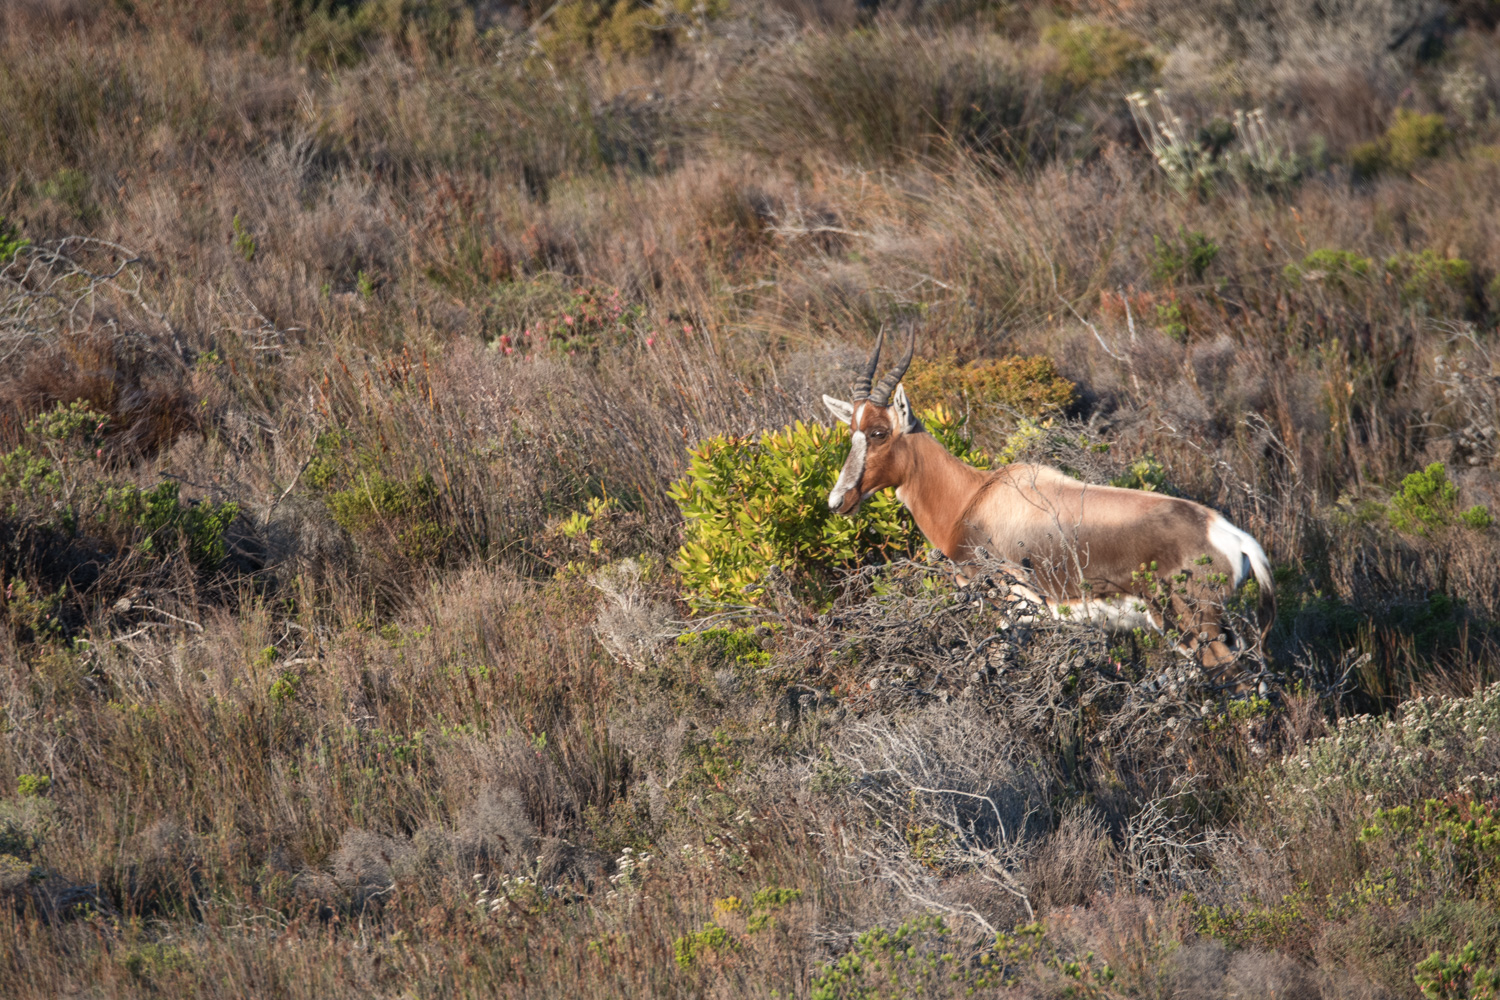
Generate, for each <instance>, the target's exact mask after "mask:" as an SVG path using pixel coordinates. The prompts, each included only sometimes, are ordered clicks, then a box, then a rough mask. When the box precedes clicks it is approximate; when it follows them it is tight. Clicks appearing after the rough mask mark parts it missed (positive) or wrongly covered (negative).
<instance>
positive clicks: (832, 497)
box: [828, 431, 865, 510]
mask: <svg viewBox="0 0 1500 1000" xmlns="http://www.w3.org/2000/svg"><path fill="white" fill-rule="evenodd" d="M851 438H852V440H851V441H850V444H849V457H848V458H847V459H845V461H844V471H843V472H840V473H839V481H838V482H836V483H834V484H833V492H831V493H829V494H828V507H829V509H831V510H838V509H839V508H840V507H842V506H843V505H844V495H845V494H846V493H848V492H849V491H850V490H852V489H855V488H856V487H858V486H859V478H860V477H861V476H863V475H864V474H865V432H864V431H855V432H854V433H853V435H851Z"/></svg>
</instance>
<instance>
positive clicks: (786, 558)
mask: <svg viewBox="0 0 1500 1000" xmlns="http://www.w3.org/2000/svg"><path fill="white" fill-rule="evenodd" d="M923 420H924V421H925V422H926V424H927V429H928V430H929V431H930V432H931V433H932V434H933V435H934V436H936V437H937V438H938V439H939V440H940V441H942V442H943V444H944V446H945V447H947V448H948V449H949V450H950V451H951V452H953V453H954V454H955V455H957V456H958V457H959V458H961V459H963V460H964V461H966V462H969V463H970V464H973V465H978V466H980V467H988V465H989V463H990V458H989V456H987V455H985V454H983V453H982V452H979V451H976V450H975V449H974V447H973V445H972V443H971V442H970V440H969V439H968V438H967V437H966V436H965V435H964V421H963V419H961V418H959V417H956V416H955V415H954V414H953V413H952V412H951V411H949V410H947V409H946V408H943V407H938V408H937V409H934V410H929V411H926V412H925V413H924V414H923ZM848 441H849V435H848V431H847V430H845V429H843V427H842V426H840V427H839V428H828V427H824V426H822V425H819V424H803V423H802V422H800V421H799V422H797V423H796V424H794V425H792V426H791V427H785V428H783V429H782V430H780V431H767V432H766V433H764V434H762V435H761V436H760V438H759V439H752V438H748V437H729V436H720V437H715V438H711V439H709V440H707V441H705V442H703V443H701V444H700V445H698V447H696V448H694V449H693V450H692V452H691V459H690V467H689V470H688V474H687V475H686V476H685V477H683V478H682V479H680V480H678V481H677V482H676V483H675V484H673V486H672V488H671V489H670V490H669V491H668V495H669V496H670V497H671V498H672V499H673V500H675V501H676V502H677V505H678V508H679V509H680V510H681V511H682V516H683V518H684V519H685V520H686V522H687V523H686V524H685V525H684V527H683V536H684V538H683V544H682V547H681V548H680V549H679V550H678V552H677V558H676V561H675V563H674V566H675V568H676V569H677V571H678V572H679V573H680V574H681V575H682V582H683V588H684V590H685V591H686V592H687V594H688V596H689V599H690V600H691V601H692V602H693V603H694V604H697V605H699V606H706V605H711V604H715V603H719V602H725V601H729V602H751V603H757V602H764V601H766V600H768V599H769V598H770V596H771V592H770V579H771V577H772V576H773V575H777V574H779V575H780V576H782V577H783V578H784V579H785V580H786V582H787V584H788V585H789V586H790V587H791V589H792V591H793V593H795V594H797V595H798V597H799V598H800V599H802V600H806V601H810V602H813V603H820V604H821V603H826V602H827V601H828V600H830V599H831V598H832V596H833V593H834V589H835V587H836V585H837V582H838V573H839V571H840V570H846V569H852V568H854V567H855V566H858V565H860V564H861V563H866V562H871V561H877V562H884V561H889V560H891V559H895V558H899V557H901V556H909V555H912V554H914V553H915V552H917V550H918V548H919V547H920V545H921V543H922V534H921V532H920V531H919V530H918V529H917V526H916V523H915V522H913V521H912V519H911V517H910V515H908V514H907V513H906V510H905V508H903V507H902V505H901V501H899V500H897V499H896V497H895V494H894V493H892V492H883V493H880V494H878V495H877V496H873V497H871V498H870V499H869V500H867V501H866V502H865V503H864V505H863V506H862V507H861V508H860V510H859V511H858V513H856V514H855V515H854V516H853V517H844V516H842V515H838V514H834V513H833V512H832V511H830V510H829V509H828V490H829V488H830V487H831V486H832V485H833V482H834V480H836V479H837V478H838V474H839V470H840V469H841V468H842V466H843V463H844V459H845V457H846V456H847V455H848Z"/></svg>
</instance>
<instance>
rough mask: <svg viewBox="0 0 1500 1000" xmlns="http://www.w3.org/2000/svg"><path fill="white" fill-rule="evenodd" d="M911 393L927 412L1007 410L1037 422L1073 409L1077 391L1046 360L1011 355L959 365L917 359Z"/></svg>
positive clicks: (909, 380)
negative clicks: (928, 408) (943, 408)
mask: <svg viewBox="0 0 1500 1000" xmlns="http://www.w3.org/2000/svg"><path fill="white" fill-rule="evenodd" d="M903 381H904V382H905V383H906V389H907V392H909V393H911V395H912V398H913V399H915V400H917V401H918V402H919V403H921V404H922V405H924V406H937V405H943V406H949V407H953V408H955V409H967V408H969V407H973V408H975V409H979V408H983V407H1003V408H1005V409H1010V410H1015V411H1017V412H1019V413H1021V414H1022V415H1024V416H1027V417H1030V418H1032V419H1034V420H1036V419H1041V418H1043V417H1046V416H1048V415H1050V414H1054V413H1059V412H1062V411H1064V410H1066V409H1067V408H1068V407H1070V406H1072V405H1073V401H1074V399H1075V398H1076V387H1075V386H1074V385H1073V383H1072V382H1070V381H1068V380H1067V379H1065V378H1063V377H1062V375H1060V374H1059V373H1058V371H1057V364H1056V362H1054V361H1053V360H1052V359H1051V358H1050V357H1047V356H1046V355H1035V356H1022V355H1012V356H1010V357H1004V358H988V359H984V360H979V361H970V362H967V363H963V364H961V363H959V362H958V361H956V360H955V359H954V358H953V357H952V356H951V355H950V356H949V357H946V358H937V359H934V360H928V359H926V358H917V359H916V360H914V361H913V362H912V365H911V368H910V369H908V370H907V373H906V377H905V378H904V379H903Z"/></svg>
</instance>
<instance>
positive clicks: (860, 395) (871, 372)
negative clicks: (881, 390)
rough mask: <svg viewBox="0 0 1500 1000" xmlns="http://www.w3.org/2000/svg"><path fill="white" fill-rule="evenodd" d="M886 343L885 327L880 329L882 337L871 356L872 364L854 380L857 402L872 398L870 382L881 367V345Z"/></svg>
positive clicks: (879, 338) (876, 343)
mask: <svg viewBox="0 0 1500 1000" xmlns="http://www.w3.org/2000/svg"><path fill="white" fill-rule="evenodd" d="M884 343H885V327H883V326H882V327H881V328H880V335H879V336H878V337H876V338H875V353H874V354H871V355H870V363H869V364H867V365H865V370H864V371H863V372H861V373H860V374H859V375H858V376H857V377H856V378H855V379H854V398H855V399H856V400H860V399H869V398H870V382H871V380H872V379H874V378H875V369H876V368H878V367H879V366H880V345H882V344H884Z"/></svg>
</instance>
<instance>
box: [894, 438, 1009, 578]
mask: <svg viewBox="0 0 1500 1000" xmlns="http://www.w3.org/2000/svg"><path fill="white" fill-rule="evenodd" d="M905 444H906V451H907V454H906V456H905V459H906V460H905V462H904V463H903V464H904V465H905V468H904V469H903V470H902V472H903V475H902V476H901V482H900V483H899V484H897V487H896V496H897V497H898V498H900V500H901V502H902V503H903V504H905V505H906V509H907V510H909V511H911V516H912V518H913V519H914V520H915V521H916V522H917V527H918V528H921V529H922V534H923V535H925V536H927V540H928V541H929V542H931V543H932V544H933V545H936V546H937V547H938V548H939V549H941V550H942V551H943V554H944V555H946V556H947V557H948V558H950V559H957V558H958V557H959V548H960V547H961V546H962V543H963V539H964V534H965V530H964V523H963V517H964V512H965V511H967V510H968V509H969V506H970V505H971V504H972V503H973V502H974V495H975V494H976V493H978V492H979V490H980V488H981V487H982V486H983V485H984V483H985V480H986V479H987V478H988V477H987V476H986V474H985V473H983V472H981V471H980V470H978V469H976V468H974V467H973V466H971V465H966V464H964V463H963V462H961V461H960V460H959V459H957V458H955V457H954V456H953V455H952V454H951V453H950V452H949V451H948V449H947V448H944V447H943V446H942V445H941V444H940V443H939V442H938V440H937V439H936V438H934V437H933V436H932V435H930V434H927V433H925V432H918V433H915V434H912V435H910V436H908V437H907V438H906V439H905Z"/></svg>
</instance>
